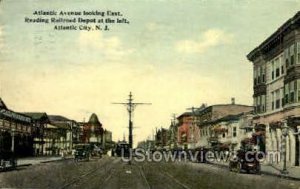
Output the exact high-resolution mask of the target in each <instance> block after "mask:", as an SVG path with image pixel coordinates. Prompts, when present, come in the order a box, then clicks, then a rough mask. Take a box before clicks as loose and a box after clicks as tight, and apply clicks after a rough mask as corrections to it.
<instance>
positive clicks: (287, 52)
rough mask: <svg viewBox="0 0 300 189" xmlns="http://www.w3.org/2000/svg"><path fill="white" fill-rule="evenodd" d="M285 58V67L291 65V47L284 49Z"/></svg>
mask: <svg viewBox="0 0 300 189" xmlns="http://www.w3.org/2000/svg"><path fill="white" fill-rule="evenodd" d="M284 60H285V67H286V68H287V67H289V66H290V65H289V49H288V48H287V49H285V50H284Z"/></svg>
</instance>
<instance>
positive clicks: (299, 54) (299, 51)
mask: <svg viewBox="0 0 300 189" xmlns="http://www.w3.org/2000/svg"><path fill="white" fill-rule="evenodd" d="M297 63H298V64H300V42H297Z"/></svg>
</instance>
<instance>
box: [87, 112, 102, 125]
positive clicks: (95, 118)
mask: <svg viewBox="0 0 300 189" xmlns="http://www.w3.org/2000/svg"><path fill="white" fill-rule="evenodd" d="M88 123H89V124H93V125H102V124H101V123H100V121H99V119H98V116H97V115H96V114H95V113H93V114H92V115H91V117H90V119H89V122H88Z"/></svg>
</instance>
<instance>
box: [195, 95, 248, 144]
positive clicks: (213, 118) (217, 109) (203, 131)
mask: <svg viewBox="0 0 300 189" xmlns="http://www.w3.org/2000/svg"><path fill="white" fill-rule="evenodd" d="M252 110H253V107H252V106H247V105H240V104H235V101H234V99H232V103H231V104H217V105H212V106H208V107H206V108H204V109H200V110H199V111H196V116H197V125H198V127H199V130H200V131H199V135H200V136H199V141H197V147H208V148H211V147H214V146H216V145H219V144H220V141H219V139H218V135H215V133H214V132H213V128H214V127H215V124H216V123H218V120H220V119H222V118H224V117H226V116H229V115H237V114H241V113H246V112H250V111H252ZM221 130H222V129H221ZM225 130H227V131H228V128H225ZM222 134H223V133H222Z"/></svg>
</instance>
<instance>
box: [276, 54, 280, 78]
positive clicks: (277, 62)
mask: <svg viewBox="0 0 300 189" xmlns="http://www.w3.org/2000/svg"><path fill="white" fill-rule="evenodd" d="M275 69H276V70H275V73H276V78H277V77H279V76H280V62H279V58H276V59H275Z"/></svg>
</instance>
